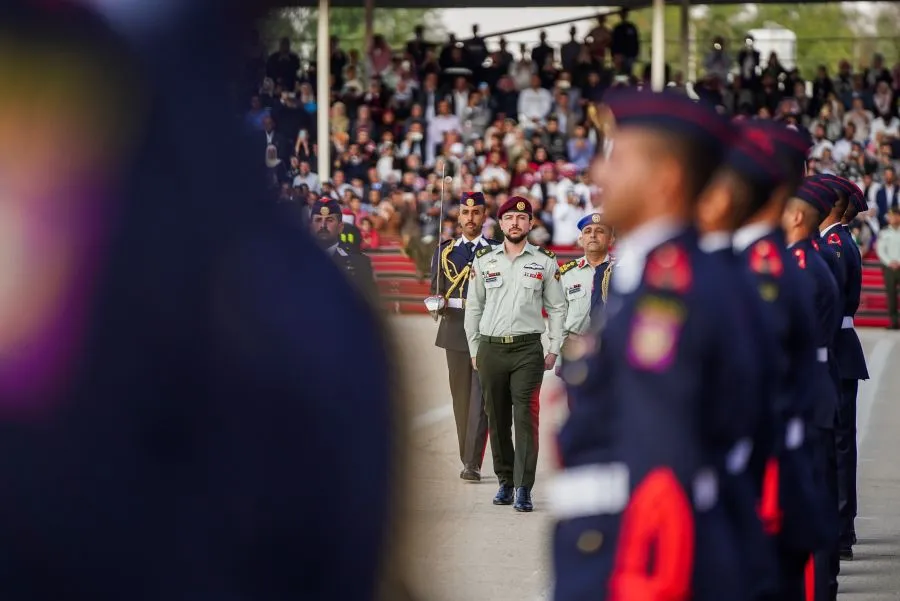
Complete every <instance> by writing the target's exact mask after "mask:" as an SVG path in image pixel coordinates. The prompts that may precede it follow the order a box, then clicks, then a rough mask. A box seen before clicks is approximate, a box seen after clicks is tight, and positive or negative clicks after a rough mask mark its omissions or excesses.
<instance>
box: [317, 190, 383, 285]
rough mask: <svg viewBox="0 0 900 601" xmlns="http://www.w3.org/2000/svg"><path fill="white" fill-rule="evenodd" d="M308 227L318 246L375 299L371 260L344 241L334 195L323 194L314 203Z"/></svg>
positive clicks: (339, 214) (351, 279)
mask: <svg viewBox="0 0 900 601" xmlns="http://www.w3.org/2000/svg"><path fill="white" fill-rule="evenodd" d="M309 219H310V221H309V227H310V231H311V232H312V234H313V235H314V236H315V237H316V240H317V241H318V243H319V246H320V247H321V248H322V249H323V250H324V251H325V252H326V253H327V254H328V256H330V257H331V258H332V259H333V260H334V262H335V263H336V264H337V266H338V268H340V270H341V271H343V272H344V274H345V275H346V276H347V278H349V280H350V281H351V282H353V284H354V285H355V286H356V288H357V289H358V290H359V291H360V292H362V293H363V294H365V295H366V298H368V299H369V300H372V301H374V300H375V299H376V298H377V295H376V292H377V291H376V288H375V276H374V274H373V272H372V260H371V259H369V257H367V256H365V255H364V254H362V253H360V252H353V251H348V250H347V249H346V248H345V247H344V245H343V244H342V243H341V233H342V232H343V230H344V221H343V218H342V215H341V206H340V204H338V201H336V200H334V199H333V198H320V199H319V200H317V201H316V202H315V203H313V207H312V214H311V215H310V218H309Z"/></svg>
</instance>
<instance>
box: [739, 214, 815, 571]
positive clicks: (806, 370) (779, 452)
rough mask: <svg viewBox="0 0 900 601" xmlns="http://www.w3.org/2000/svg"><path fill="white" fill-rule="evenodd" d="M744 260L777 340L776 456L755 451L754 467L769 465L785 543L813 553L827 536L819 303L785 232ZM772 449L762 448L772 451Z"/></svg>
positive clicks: (766, 483) (768, 510)
mask: <svg viewBox="0 0 900 601" xmlns="http://www.w3.org/2000/svg"><path fill="white" fill-rule="evenodd" d="M742 259H743V261H744V264H745V266H746V268H747V271H748V273H750V274H751V275H752V277H753V278H754V280H755V282H756V289H757V291H758V296H759V298H760V299H761V301H762V302H763V303H765V305H766V311H765V315H766V317H767V319H768V322H769V327H770V328H771V329H772V332H773V336H774V338H775V343H774V345H773V346H772V348H771V349H769V352H770V353H771V356H772V357H773V359H774V362H775V370H776V371H775V374H774V384H775V387H774V393H773V395H772V397H771V402H770V404H769V410H770V412H771V414H770V415H771V423H772V432H773V437H772V440H771V448H770V449H768V451H770V452H771V454H770V455H765V454H763V453H761V452H758V450H757V449H756V448H754V453H753V459H752V461H751V463H752V465H753V472H754V473H760V469H761V468H763V467H764V468H765V473H764V474H765V477H764V478H763V490H762V493H763V494H762V498H761V499H760V512H761V514H762V517H763V519H764V522H765V526H766V530H767V532H769V534H771V535H772V536H777V540H778V544H779V545H780V546H781V547H782V548H785V549H789V550H791V551H793V552H796V553H801V554H805V553H811V552H812V551H814V550H815V549H817V548H819V546H820V545H821V544H822V542H823V540H824V537H825V535H826V531H825V528H826V524H825V523H824V516H823V515H822V512H821V511H816V508H817V506H818V501H819V499H822V498H823V497H824V495H825V493H824V491H822V490H819V487H818V484H817V482H816V469H815V465H814V453H813V449H812V444H811V442H812V441H811V438H810V436H809V434H810V426H811V425H812V423H813V421H814V418H815V412H816V408H817V406H818V405H819V404H820V402H821V399H820V398H819V394H818V393H817V391H816V389H815V388H814V387H812V386H810V382H813V381H815V379H816V378H817V377H822V372H823V367H822V366H821V365H820V364H819V363H818V361H817V356H816V355H817V353H816V344H817V342H816V338H815V328H816V321H815V319H814V302H813V296H812V293H811V290H810V288H809V280H808V276H807V275H806V274H804V273H802V272H801V270H800V269H799V267H798V265H797V260H796V258H795V257H794V256H792V255H791V251H789V250H788V249H787V248H786V244H785V240H784V235H783V233H782V232H781V230H773V231H771V232H769V233H768V234H766V235H765V236H763V237H762V238H760V239H758V240H756V241H755V242H753V243H752V244H750V245H749V246H747V247H746V248H745V249H744V251H743V252H742ZM766 450H767V449H765V448H763V449H759V451H766Z"/></svg>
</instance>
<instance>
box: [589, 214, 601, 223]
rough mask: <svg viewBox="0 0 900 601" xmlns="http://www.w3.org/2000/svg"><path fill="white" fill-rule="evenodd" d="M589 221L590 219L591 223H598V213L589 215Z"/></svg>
mask: <svg viewBox="0 0 900 601" xmlns="http://www.w3.org/2000/svg"><path fill="white" fill-rule="evenodd" d="M591 221H592V222H593V223H600V215H598V214H597V213H594V214H593V215H592V216H591Z"/></svg>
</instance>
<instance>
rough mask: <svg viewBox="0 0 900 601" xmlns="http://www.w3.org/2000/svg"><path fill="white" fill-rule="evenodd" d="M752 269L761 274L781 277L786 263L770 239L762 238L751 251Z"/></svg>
mask: <svg viewBox="0 0 900 601" xmlns="http://www.w3.org/2000/svg"><path fill="white" fill-rule="evenodd" d="M750 269H752V270H753V272H754V273H758V274H761V275H771V276H772V277H775V278H777V277H781V274H782V273H783V272H784V265H783V264H782V262H781V256H780V255H779V254H778V250H777V249H776V248H775V245H774V244H772V243H771V242H769V241H768V240H760V241H759V242H757V243H756V244H754V245H753V248H752V249H751V251H750Z"/></svg>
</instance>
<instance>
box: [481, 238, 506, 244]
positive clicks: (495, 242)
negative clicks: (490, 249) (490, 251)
mask: <svg viewBox="0 0 900 601" xmlns="http://www.w3.org/2000/svg"><path fill="white" fill-rule="evenodd" d="M484 241H485V242H487V243H488V244H490V245H491V246H500V245H501V244H502V242H500V241H499V240H494V239H493V238H485V239H484Z"/></svg>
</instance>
